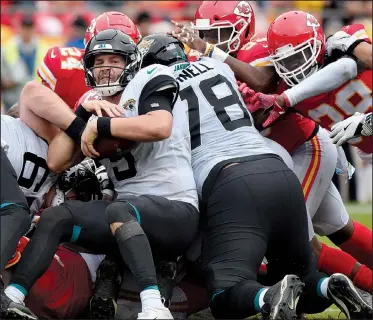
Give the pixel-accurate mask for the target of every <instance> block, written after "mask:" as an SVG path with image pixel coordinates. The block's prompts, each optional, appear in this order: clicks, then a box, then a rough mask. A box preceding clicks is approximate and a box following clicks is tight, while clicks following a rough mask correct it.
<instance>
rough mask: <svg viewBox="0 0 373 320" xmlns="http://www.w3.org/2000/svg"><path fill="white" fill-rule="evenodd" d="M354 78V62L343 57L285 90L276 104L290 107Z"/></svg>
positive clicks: (355, 73)
mask: <svg viewBox="0 0 373 320" xmlns="http://www.w3.org/2000/svg"><path fill="white" fill-rule="evenodd" d="M356 76H357V63H356V61H355V60H353V59H351V58H347V57H344V58H341V59H339V60H337V61H335V62H333V63H330V64H328V65H327V66H326V67H325V68H323V69H321V70H319V71H317V72H315V73H314V74H312V75H311V76H309V77H308V78H306V79H304V80H303V81H302V82H301V83H299V84H297V85H295V86H294V87H292V88H290V89H287V90H285V91H284V92H283V93H282V97H281V96H280V97H279V99H280V100H279V101H278V102H279V104H280V105H281V106H285V105H286V106H287V107H292V106H294V105H296V104H297V103H299V102H301V101H303V100H306V99H308V98H310V97H314V96H317V95H319V94H321V93H325V92H329V91H332V90H334V89H336V88H338V87H340V86H341V85H342V84H344V83H345V82H347V81H349V80H351V79H354V78H355V77H356Z"/></svg>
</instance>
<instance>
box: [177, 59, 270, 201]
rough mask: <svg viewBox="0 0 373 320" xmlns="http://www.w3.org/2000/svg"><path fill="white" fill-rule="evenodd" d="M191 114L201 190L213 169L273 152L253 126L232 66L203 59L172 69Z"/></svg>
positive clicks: (196, 172)
mask: <svg viewBox="0 0 373 320" xmlns="http://www.w3.org/2000/svg"><path fill="white" fill-rule="evenodd" d="M170 68H171V69H172V70H173V72H174V75H175V77H176V80H177V81H178V83H179V85H180V93H179V99H180V101H181V102H182V104H183V105H184V109H187V110H188V113H189V128H190V134H191V147H192V167H193V171H194V178H195V181H196V184H197V191H198V193H199V194H200V195H202V187H203V183H204V181H205V180H206V178H207V176H208V174H209V173H210V171H211V169H212V168H213V167H214V166H215V165H216V164H218V163H219V162H222V161H224V160H229V159H233V158H240V157H246V156H252V155H260V154H265V153H273V151H272V150H271V149H270V148H269V146H268V145H267V144H266V142H265V141H264V139H263V137H262V136H261V135H260V134H259V132H258V130H256V129H255V127H254V125H253V120H252V118H251V115H250V113H249V112H248V111H247V109H246V106H245V104H244V102H243V100H242V98H241V94H240V93H239V91H238V87H237V84H236V78H235V77H234V74H233V71H232V70H231V69H230V67H229V66H228V65H227V64H225V63H223V62H220V61H218V60H214V59H211V58H202V59H200V60H199V61H197V62H191V63H190V64H188V63H186V64H178V65H174V66H171V67H170Z"/></svg>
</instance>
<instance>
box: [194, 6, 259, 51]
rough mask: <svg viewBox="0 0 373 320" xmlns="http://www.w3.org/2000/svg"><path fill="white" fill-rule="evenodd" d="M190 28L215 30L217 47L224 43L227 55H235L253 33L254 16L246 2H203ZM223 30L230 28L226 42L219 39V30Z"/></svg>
mask: <svg viewBox="0 0 373 320" xmlns="http://www.w3.org/2000/svg"><path fill="white" fill-rule="evenodd" d="M192 28H193V30H197V31H202V32H203V31H206V30H213V29H217V30H218V39H217V41H218V42H217V45H221V44H225V43H226V44H227V46H228V49H227V52H228V53H237V51H238V50H240V49H241V47H242V46H243V45H244V44H245V43H246V42H248V41H250V39H251V38H252V37H253V35H254V33H255V15H254V11H253V9H252V7H251V5H250V3H249V2H248V1H203V2H202V4H201V5H200V6H199V8H198V9H197V11H196V14H195V17H194V23H192ZM224 28H232V32H231V35H230V37H229V38H228V40H222V39H221V33H220V30H221V29H224Z"/></svg>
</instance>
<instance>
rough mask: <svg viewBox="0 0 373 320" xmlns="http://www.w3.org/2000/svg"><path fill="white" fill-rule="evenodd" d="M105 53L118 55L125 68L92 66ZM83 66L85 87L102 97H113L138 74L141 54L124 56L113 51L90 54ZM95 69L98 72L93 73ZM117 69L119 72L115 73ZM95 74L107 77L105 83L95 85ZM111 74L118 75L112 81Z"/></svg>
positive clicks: (135, 53)
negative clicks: (122, 60)
mask: <svg viewBox="0 0 373 320" xmlns="http://www.w3.org/2000/svg"><path fill="white" fill-rule="evenodd" d="M105 53H106V54H112V55H115V54H117V55H120V56H121V57H122V58H123V59H124V63H125V67H124V68H120V67H116V66H111V65H99V66H94V62H95V58H96V57H97V56H98V55H101V54H105ZM84 64H85V68H84V69H85V73H86V82H87V86H89V87H91V88H93V89H94V90H95V91H96V92H98V93H99V94H101V95H102V96H105V97H107V96H113V95H115V94H116V93H118V92H121V91H123V90H124V89H125V87H126V86H127V84H128V83H129V82H130V81H131V80H132V79H133V78H134V76H135V75H136V73H137V72H139V70H140V66H141V54H140V53H139V52H138V51H136V52H133V53H130V54H128V55H125V54H123V53H117V52H115V51H110V52H103V51H97V52H92V54H90V55H87V56H86V57H85V59H84ZM96 69H99V70H100V71H98V72H95V70H96ZM118 69H119V70H120V72H118V71H117V70H118ZM95 73H97V75H96V76H105V77H107V82H106V83H105V82H103V83H97V82H96V80H95ZM100 73H101V74H100ZM113 74H118V76H117V77H116V80H114V81H113V80H112V75H113ZM100 82H101V81H100Z"/></svg>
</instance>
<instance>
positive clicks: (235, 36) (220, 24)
mask: <svg viewBox="0 0 373 320" xmlns="http://www.w3.org/2000/svg"><path fill="white" fill-rule="evenodd" d="M248 25H249V24H248V22H247V21H245V19H239V20H238V21H236V22H235V23H232V22H230V21H216V22H214V23H212V24H210V20H209V19H196V22H195V24H193V23H192V30H193V31H195V32H198V33H199V36H200V38H202V39H203V32H204V31H209V30H217V31H218V32H217V42H216V43H215V45H216V46H218V47H219V48H226V50H225V51H226V52H227V53H234V52H237V50H239V48H241V46H242V45H243V43H241V39H240V37H241V34H242V33H243V32H246V30H247V27H248ZM222 29H231V33H230V36H229V37H228V39H227V40H222V34H221V30H222ZM222 50H223V49H222Z"/></svg>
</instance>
